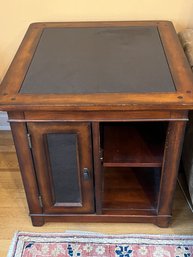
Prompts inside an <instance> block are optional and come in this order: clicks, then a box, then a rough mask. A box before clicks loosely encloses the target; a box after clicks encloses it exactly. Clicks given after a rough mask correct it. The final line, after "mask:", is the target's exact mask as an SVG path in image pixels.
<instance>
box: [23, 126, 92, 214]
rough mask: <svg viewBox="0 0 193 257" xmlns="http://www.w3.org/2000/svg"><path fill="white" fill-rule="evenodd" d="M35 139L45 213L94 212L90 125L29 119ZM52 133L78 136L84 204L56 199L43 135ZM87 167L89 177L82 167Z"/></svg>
mask: <svg viewBox="0 0 193 257" xmlns="http://www.w3.org/2000/svg"><path fill="white" fill-rule="evenodd" d="M28 129H29V133H30V135H31V140H32V152H33V157H34V164H35V168H36V174H37V179H38V183H39V188H40V193H41V196H42V202H43V206H44V213H76V212H77V213H92V212H94V203H93V201H94V196H93V176H92V158H91V135H90V126H89V124H87V123H81V124H80V123H74V124H71V123H64V124H61V123H60V124H57V123H52V124H50V123H49V124H48V123H28ZM49 133H74V134H77V136H78V153H77V154H78V159H79V161H78V165H79V169H78V170H77V172H78V177H79V180H80V182H79V183H80V188H81V191H82V192H81V195H82V200H81V204H80V205H77V204H74V203H68V204H58V203H57V202H55V201H54V194H53V181H52V179H51V170H50V169H51V168H50V164H49V161H48V153H46V152H47V147H46V145H45V143H44V138H43V137H44V135H47V134H49ZM84 168H88V169H89V171H90V178H89V179H87V180H85V179H84V174H83V169H84Z"/></svg>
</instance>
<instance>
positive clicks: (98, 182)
mask: <svg viewBox="0 0 193 257" xmlns="http://www.w3.org/2000/svg"><path fill="white" fill-rule="evenodd" d="M92 135H93V156H94V158H93V159H94V171H95V172H94V174H95V177H94V180H95V201H96V203H95V206H96V214H101V213H102V183H103V181H102V172H101V170H102V166H101V158H102V153H101V148H100V125H99V122H93V123H92Z"/></svg>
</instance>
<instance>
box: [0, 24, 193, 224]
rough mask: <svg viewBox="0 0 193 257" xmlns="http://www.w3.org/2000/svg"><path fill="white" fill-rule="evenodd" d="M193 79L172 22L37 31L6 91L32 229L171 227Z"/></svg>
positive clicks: (2, 91)
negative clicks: (53, 225)
mask: <svg viewBox="0 0 193 257" xmlns="http://www.w3.org/2000/svg"><path fill="white" fill-rule="evenodd" d="M192 89H193V79H192V73H191V70H190V68H189V65H188V63H187V61H186V58H185V56H184V53H183V51H182V49H181V46H180V44H179V42H178V39H177V35H176V32H175V30H174V28H173V25H172V24H171V23H170V22H167V21H144V22H81V23H34V24H32V25H30V27H29V29H28V31H27V33H26V35H25V37H24V40H23V42H22V44H21V46H20V48H19V50H18V52H17V54H16V56H15V58H14V60H13V62H12V64H11V66H10V68H9V70H8V72H7V74H6V76H5V78H4V80H3V82H2V84H1V87H0V95H1V99H0V110H5V111H7V112H8V115H9V121H10V124H11V129H12V133H13V137H14V142H15V147H16V151H17V156H18V160H19V164H20V169H21V174H22V178H23V183H24V187H25V191H26V197H27V201H28V205H29V210H30V216H31V219H32V223H33V225H35V226H41V225H43V224H44V222H45V221H73V222H74V221H77V222H152V223H154V224H157V225H158V226H161V227H167V226H168V224H169V221H170V218H171V211H172V200H173V195H174V191H175V185H176V179H177V172H178V165H179V160H180V154H181V147H182V143H183V135H184V129H185V125H186V121H187V119H188V118H187V113H188V110H190V109H192V106H193V98H192Z"/></svg>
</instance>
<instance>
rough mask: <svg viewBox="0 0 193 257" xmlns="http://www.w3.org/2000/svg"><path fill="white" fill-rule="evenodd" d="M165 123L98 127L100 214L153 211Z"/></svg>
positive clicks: (116, 123)
mask: <svg viewBox="0 0 193 257" xmlns="http://www.w3.org/2000/svg"><path fill="white" fill-rule="evenodd" d="M167 126H168V122H110V123H101V124H100V147H101V152H102V158H101V159H102V160H101V161H102V179H103V183H102V210H103V211H108V210H110V211H113V210H114V211H127V210H128V211H129V210H132V209H135V210H146V211H148V210H149V211H153V210H155V209H156V207H157V202H158V192H159V187H160V179H161V168H162V161H163V154H164V145H165V138H166V132H167Z"/></svg>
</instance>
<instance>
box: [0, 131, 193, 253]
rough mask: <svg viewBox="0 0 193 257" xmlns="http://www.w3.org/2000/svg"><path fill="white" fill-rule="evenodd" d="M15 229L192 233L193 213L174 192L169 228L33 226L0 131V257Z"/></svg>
mask: <svg viewBox="0 0 193 257" xmlns="http://www.w3.org/2000/svg"><path fill="white" fill-rule="evenodd" d="M17 230H20V231H21V230H22V231H34V232H63V231H65V230H84V231H85V230H88V231H97V232H102V233H111V234H113V233H116V234H117V233H149V234H193V213H192V212H191V211H190V209H189V207H188V205H187V203H186V202H185V199H184V196H183V194H182V192H181V190H180V189H179V186H178V187H177V190H176V195H175V201H174V208H173V219H172V223H171V225H170V227H169V228H158V227H157V226H155V225H153V224H135V223H133V224H125V223H123V224H120V223H114V224H112V223H106V224H105V223H46V224H45V225H44V226H43V227H33V226H32V224H31V220H30V218H29V217H28V207H27V203H26V199H25V193H24V189H23V186H22V182H21V176H20V173H19V167H18V163H17V158H16V154H15V149H14V146H13V141H12V138H11V134H10V132H5V131H1V132H0V231H1V233H0V257H5V256H6V254H7V251H8V248H9V245H10V242H11V239H12V237H13V234H14V232H15V231H17Z"/></svg>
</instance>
